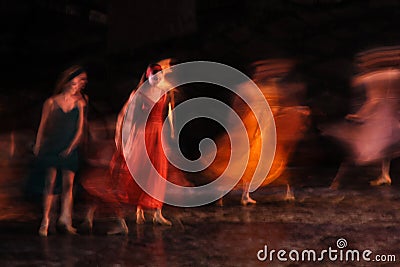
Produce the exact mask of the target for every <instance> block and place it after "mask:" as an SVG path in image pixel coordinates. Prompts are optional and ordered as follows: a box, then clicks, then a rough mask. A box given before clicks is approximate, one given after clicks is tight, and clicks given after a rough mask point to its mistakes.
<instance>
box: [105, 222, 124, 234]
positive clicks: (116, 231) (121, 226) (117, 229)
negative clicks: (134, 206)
mask: <svg viewBox="0 0 400 267" xmlns="http://www.w3.org/2000/svg"><path fill="white" fill-rule="evenodd" d="M128 233H129V230H128V226H127V225H126V222H125V219H123V218H120V219H118V225H117V226H116V227H114V228H113V229H112V230H110V231H108V232H107V235H119V234H122V235H127V234H128Z"/></svg>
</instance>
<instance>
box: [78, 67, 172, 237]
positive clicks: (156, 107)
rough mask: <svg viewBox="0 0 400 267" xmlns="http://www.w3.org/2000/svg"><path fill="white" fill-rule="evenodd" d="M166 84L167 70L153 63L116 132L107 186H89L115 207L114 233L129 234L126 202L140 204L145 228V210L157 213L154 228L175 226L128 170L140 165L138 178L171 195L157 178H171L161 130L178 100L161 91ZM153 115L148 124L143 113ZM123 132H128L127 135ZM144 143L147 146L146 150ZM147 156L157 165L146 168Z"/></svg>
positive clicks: (90, 216) (139, 215)
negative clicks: (146, 83) (115, 224)
mask: <svg viewBox="0 0 400 267" xmlns="http://www.w3.org/2000/svg"><path fill="white" fill-rule="evenodd" d="M146 81H148V84H149V86H145V88H146V90H141V91H140V92H137V89H139V88H140V87H141V86H142V85H143V84H145V82H146ZM162 81H163V69H162V67H161V66H160V65H159V64H150V65H149V66H148V67H147V69H146V72H145V73H144V74H143V76H142V78H141V80H140V82H139V84H138V86H137V88H136V90H134V91H133V92H132V93H131V95H130V97H129V100H128V101H127V102H126V103H125V105H124V106H123V108H122V109H121V111H120V113H119V115H118V118H117V122H116V130H115V144H116V150H115V152H114V155H113V157H112V159H111V162H110V165H109V174H108V175H107V177H106V179H107V181H106V182H105V183H104V184H103V185H100V184H93V183H92V182H90V179H87V181H86V182H84V183H83V186H84V187H85V189H86V190H87V191H88V192H89V193H90V194H91V195H93V196H96V197H98V198H99V199H101V200H102V201H103V202H105V203H109V204H110V203H111V204H112V205H114V211H115V213H116V215H117V217H118V221H119V224H118V225H117V226H116V227H115V228H114V229H112V230H111V231H109V232H108V234H120V233H124V234H127V233H128V227H127V225H126V222H125V220H124V218H123V214H122V212H121V208H120V204H121V203H124V204H129V205H136V207H137V209H136V223H137V224H143V223H145V221H146V219H145V211H152V212H153V214H152V215H153V216H152V221H153V223H154V224H161V225H172V223H171V222H170V221H169V220H167V219H166V218H164V216H163V215H162V206H163V203H162V202H161V201H159V200H157V199H155V198H153V197H152V196H150V195H149V194H147V193H146V192H144V191H143V189H142V188H141V187H140V186H139V185H138V184H137V183H136V181H135V179H134V178H133V177H132V174H131V172H130V170H129V168H128V165H129V166H134V168H136V170H137V172H136V174H138V175H139V176H140V177H141V178H143V179H146V180H148V181H149V182H152V183H153V184H149V185H150V188H151V192H152V193H155V194H156V195H157V196H162V195H163V193H165V182H162V181H161V182H160V181H157V180H156V179H155V177H157V176H158V175H160V176H161V177H163V178H164V179H166V178H167V170H168V161H167V158H166V156H165V155H164V152H163V149H162V146H161V139H162V131H161V130H162V125H163V122H164V118H165V117H166V115H167V112H170V111H171V109H172V108H173V96H172V95H171V94H170V93H168V94H167V93H165V91H164V90H163V89H162V88H161V86H160V85H161V83H162ZM154 101H155V102H154ZM150 110H151V112H150V114H149V117H148V119H147V120H146V121H144V120H143V119H144V115H143V114H144V113H146V112H149V111H150ZM168 118H172V117H170V116H169V117H168ZM169 122H170V123H171V128H172V120H170V119H169ZM123 131H125V132H124V134H123ZM171 132H173V131H171ZM123 138H125V139H123ZM143 141H144V142H145V147H142V146H141V144H142V142H143ZM142 148H143V149H142ZM145 157H149V158H150V161H151V164H152V166H148V165H147V164H145V161H144V158H145ZM155 181H156V182H155ZM164 181H165V180H164ZM154 182H155V183H154ZM95 210H96V206H93V207H92V208H90V209H89V211H88V213H87V216H86V219H85V220H86V221H87V222H89V224H90V225H91V224H92V222H93V215H94V212H95Z"/></svg>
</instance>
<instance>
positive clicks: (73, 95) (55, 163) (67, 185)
mask: <svg viewBox="0 0 400 267" xmlns="http://www.w3.org/2000/svg"><path fill="white" fill-rule="evenodd" d="M86 84H87V74H86V71H85V70H84V69H83V68H82V67H80V66H73V67H70V68H68V69H67V70H65V71H64V72H63V73H62V75H61V77H60V79H59V80H58V82H57V85H56V88H55V92H54V95H53V96H52V97H50V98H48V99H47V100H46V101H45V103H44V105H43V111H42V117H41V121H40V125H39V129H38V132H37V137H36V143H35V146H34V154H35V155H36V157H37V162H38V164H40V165H41V166H42V167H44V168H46V169H47V174H46V178H45V179H46V180H45V188H44V192H43V219H42V222H41V224H40V228H39V235H41V236H47V234H48V227H49V223H50V218H49V215H50V211H51V207H52V203H53V197H54V187H55V183H56V176H57V172H59V171H60V172H61V173H62V193H61V215H60V217H59V220H58V222H57V228H58V229H59V230H61V231H63V232H66V233H70V234H75V233H76V229H75V228H73V227H72V199H73V196H72V189H73V183H74V177H75V173H76V171H77V170H78V163H79V162H78V146H79V144H80V142H81V140H82V136H83V132H84V123H85V108H86V106H87V102H88V97H87V96H86V95H84V94H83V93H82V89H83V88H84V87H85V86H86Z"/></svg>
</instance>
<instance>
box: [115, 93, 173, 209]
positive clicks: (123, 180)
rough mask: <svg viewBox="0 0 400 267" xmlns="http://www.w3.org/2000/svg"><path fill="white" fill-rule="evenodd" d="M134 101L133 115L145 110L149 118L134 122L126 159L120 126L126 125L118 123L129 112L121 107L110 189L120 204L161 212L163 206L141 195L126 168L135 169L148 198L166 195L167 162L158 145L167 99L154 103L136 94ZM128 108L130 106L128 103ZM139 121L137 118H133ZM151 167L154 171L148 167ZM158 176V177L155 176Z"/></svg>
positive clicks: (126, 150)
mask: <svg viewBox="0 0 400 267" xmlns="http://www.w3.org/2000/svg"><path fill="white" fill-rule="evenodd" d="M138 94H139V95H137V98H136V103H134V105H136V107H135V108H134V110H135V112H141V111H144V112H145V111H147V112H148V110H146V109H149V108H151V107H152V108H151V112H150V115H149V117H148V119H147V120H146V122H141V121H140V120H139V121H134V122H133V123H134V124H135V127H132V131H134V134H132V133H130V134H129V135H130V137H129V138H130V139H131V140H130V141H129V144H128V146H129V147H126V145H125V156H126V158H125V156H124V153H123V150H122V147H123V144H122V126H123V123H125V121H121V119H122V118H123V117H124V113H125V112H126V111H127V110H128V109H127V108H126V107H124V109H123V111H122V112H121V115H120V118H119V122H118V123H117V130H116V131H117V132H118V131H119V133H117V135H116V136H117V138H116V142H117V150H116V151H115V153H114V155H113V157H112V159H111V162H110V172H111V177H110V178H111V181H110V183H111V187H112V188H113V192H114V195H115V196H116V198H117V199H118V201H119V202H122V203H128V204H132V205H137V206H141V207H142V208H147V209H156V208H161V207H162V204H163V202H161V201H159V200H157V199H155V198H153V197H151V196H150V195H149V194H147V193H146V192H144V191H143V189H142V188H141V187H140V186H139V185H138V184H137V183H136V181H135V180H134V179H133V177H132V175H131V173H130V171H129V169H128V165H127V161H128V163H129V165H130V166H131V167H133V168H135V169H136V174H139V175H140V176H141V177H142V178H146V179H147V181H149V183H150V184H148V185H147V186H148V190H149V193H150V194H151V195H154V194H155V195H157V196H163V195H164V194H165V186H166V185H165V181H166V180H164V179H166V176H167V171H168V160H167V158H166V156H165V154H164V151H163V149H162V145H161V138H162V125H163V119H164V112H165V109H166V106H167V103H168V102H167V96H166V95H164V96H162V97H161V98H160V100H159V101H158V102H157V103H154V102H152V100H151V99H150V98H149V97H147V96H146V95H144V94H142V93H141V92H140V93H138ZM127 104H132V103H129V101H128V103H127ZM134 118H138V116H134ZM141 123H146V124H145V127H140V126H141V125H139V124H141ZM143 138H144V140H145V144H146V145H145V147H143V146H140V145H139V144H140V142H143ZM145 157H149V159H150V161H148V162H146V161H145V160H143V159H144V158H145ZM150 164H152V165H153V167H154V169H153V168H152V167H151V166H150ZM157 172H158V173H157ZM158 175H160V176H161V177H163V178H164V179H162V180H161V181H160V180H157V179H155V177H157V176H158Z"/></svg>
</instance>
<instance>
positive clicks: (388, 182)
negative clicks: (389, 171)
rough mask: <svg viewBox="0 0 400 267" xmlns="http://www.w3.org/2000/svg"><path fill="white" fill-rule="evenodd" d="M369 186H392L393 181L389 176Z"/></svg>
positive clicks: (381, 177)
mask: <svg viewBox="0 0 400 267" xmlns="http://www.w3.org/2000/svg"><path fill="white" fill-rule="evenodd" d="M369 184H370V185H372V186H379V185H391V184H392V179H390V177H389V176H380V177H379V178H378V179H375V180H373V181H371V182H369Z"/></svg>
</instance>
